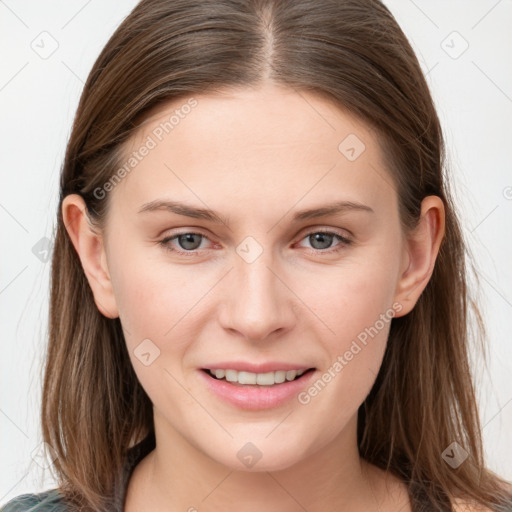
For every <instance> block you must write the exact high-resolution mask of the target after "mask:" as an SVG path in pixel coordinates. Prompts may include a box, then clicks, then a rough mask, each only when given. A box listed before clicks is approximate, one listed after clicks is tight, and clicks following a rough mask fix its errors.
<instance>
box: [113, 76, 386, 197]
mask: <svg viewBox="0 0 512 512" xmlns="http://www.w3.org/2000/svg"><path fill="white" fill-rule="evenodd" d="M144 146H146V147H148V148H150V149H149V150H145V151H144V153H145V155H144V156H143V157H142V158H140V156H139V157H138V159H137V162H135V165H134V166H133V170H131V171H130V172H129V175H128V176H127V178H126V179H124V180H123V182H122V183H121V184H120V186H119V187H118V188H122V189H123V195H124V196H126V195H128V196H129V197H130V199H132V200H133V201H137V200H138V203H141V202H142V201H144V200H150V199H154V198H156V197H161V196H162V195H163V194H164V195H165V194H167V193H168V194H170V195H173V194H174V197H175V196H176V195H179V196H180V197H183V195H185V196H187V197H190V198H194V195H195V196H196V197H195V199H196V201H197V199H198V198H205V199H206V198H208V199H210V200H214V201H216V200H217V199H219V200H220V199H221V197H219V195H221V196H222V195H224V196H225V198H226V197H238V199H239V200H245V201H246V203H245V204H246V205H247V207H249V205H253V206H257V205H261V201H262V200H263V199H264V200H265V202H266V203H268V204H269V205H270V204H272V203H273V202H276V203H278V202H279V201H280V200H281V202H282V201H286V202H288V203H290V202H297V201H298V200H299V199H300V198H301V197H304V200H306V196H307V198H308V199H310V200H311V201H313V200H314V198H315V196H317V197H318V198H323V199H332V200H336V199H340V198H342V197H341V196H343V195H347V196H348V195H350V196H351V197H350V199H356V200H360V201H372V202H374V203H375V202H377V203H378V202H386V201H387V202H389V201H390V200H393V194H394V190H393V187H392V185H391V179H390V178H389V177H388V176H387V175H386V174H387V173H386V170H385V168H384V160H383V158H382V152H381V148H380V145H379V140H378V138H377V134H376V133H375V132H374V131H373V130H372V129H371V128H370V127H368V126H366V125H365V124H364V123H362V122H361V121H359V120H358V119H357V118H355V117H354V116H352V115H350V114H349V113H348V112H347V111H346V110H345V109H342V108H340V107H339V106H337V105H336V104H335V103H334V102H333V101H331V100H329V99H328V98H326V97H322V96H319V95H317V94H313V93H310V92H303V91H296V90H293V89H285V88H282V87H277V86H265V87H261V88H257V89H254V88H244V89H225V90H220V91H216V92H215V93H211V94H201V95H195V96H193V95H191V96H187V97H182V98H179V99H176V100H173V101H170V102H168V103H167V104H165V105H163V106H159V107H158V108H155V109H153V110H152V111H151V112H150V113H149V114H148V115H147V117H146V119H145V120H144V122H143V123H142V124H141V125H140V126H139V128H138V131H137V132H136V134H135V135H134V136H133V137H132V138H131V139H130V140H129V141H128V143H127V144H126V145H125V147H124V153H125V157H126V158H125V162H127V161H128V159H129V158H130V155H133V154H134V153H141V150H142V148H143V147H144ZM386 188H387V189H389V190H385V189H386ZM117 193H118V191H116V194H117ZM355 196H357V197H355ZM290 206H291V204H290Z"/></svg>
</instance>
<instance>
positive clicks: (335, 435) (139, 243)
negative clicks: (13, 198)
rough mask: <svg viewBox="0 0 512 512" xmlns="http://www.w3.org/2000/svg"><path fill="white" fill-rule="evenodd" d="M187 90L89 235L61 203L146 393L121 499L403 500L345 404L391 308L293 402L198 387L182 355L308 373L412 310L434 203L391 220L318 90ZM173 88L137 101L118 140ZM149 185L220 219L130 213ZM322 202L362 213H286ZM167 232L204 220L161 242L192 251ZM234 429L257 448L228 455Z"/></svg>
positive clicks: (366, 164)
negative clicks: (144, 443)
mask: <svg viewBox="0 0 512 512" xmlns="http://www.w3.org/2000/svg"><path fill="white" fill-rule="evenodd" d="M195 98H196V100H197V102H198V103H197V106H196V107H195V108H193V109H192V110H191V112H190V113H189V114H188V115H187V116H184V118H183V119H180V122H179V124H177V125H176V126H175V127H174V129H173V130H172V132H170V133H169V134H167V135H166V136H165V137H164V138H163V139H162V141H160V142H158V144H157V146H156V147H155V148H154V149H152V150H151V151H150V152H149V154H148V155H147V156H145V157H144V158H143V159H142V161H141V162H139V163H138V164H137V166H136V167H135V168H134V169H133V170H132V171H131V172H130V173H129V174H128V175H127V176H126V177H125V178H124V179H123V180H122V181H121V182H120V183H119V184H118V185H117V186H116V187H115V188H114V189H113V190H112V191H110V192H109V194H110V195H109V197H108V200H109V201H110V210H109V214H108V217H107V224H106V231H105V232H100V231H99V230H97V229H94V228H93V227H92V226H91V225H90V224H89V222H88V221H87V217H86V215H85V204H84V202H83V200H82V199H81V198H80V197H79V196H77V195H70V196H67V197H66V198H65V199H64V201H63V205H62V211H63V215H64V220H65V223H66V227H67V230H68V233H69V236H70V238H71V240H72V242H73V244H74V246H75V248H76V250H77V253H78V254H79V257H80V260H81V262H82V265H83V268H84V271H85V273H86V275H87V278H88V280H89V283H90V286H91V288H92V291H93V293H94V298H95V302H96V304H97V307H98V309H99V310H100V311H101V312H102V314H104V315H105V316H107V317H109V318H116V317H118V316H119V317H120V319H121V323H122V325H123V329H124V333H125V337H126V343H127V347H128V350H129V353H130V358H131V361H132V364H133V367H134V369H135V372H136V374H137V377H138V379H139V380H140V382H141V384H142V386H143V387H144V389H145V390H146V392H147V393H148V395H149V397H150V398H151V401H152V403H153V405H154V421H155V432H156V443H157V444H156V449H155V450H154V451H153V452H151V453H150V454H149V455H148V456H146V457H145V458H144V459H143V460H142V461H141V462H140V463H139V464H138V465H137V467H136V468H135V471H134V473H133V475H132V477H131V479H130V482H129V486H128V491H127V497H126V507H125V510H126V511H127V512H135V511H139V512H140V511H153V512H155V511H156V512H158V511H164V510H167V511H168V510H183V511H185V510H194V509H193V508H191V507H195V508H197V509H198V510H201V511H218V510H223V511H227V512H230V511H234V510H240V504H243V507H242V508H243V510H244V511H258V512H259V511H261V510H278V509H279V510H281V511H283V512H292V511H293V512H295V511H299V510H304V509H306V510H308V511H309V512H313V511H315V512H316V511H320V510H322V511H334V510H344V511H345V512H356V511H367V510H380V511H383V512H386V511H390V512H391V511H393V512H396V511H397V510H401V511H402V512H407V511H409V510H411V509H410V505H409V500H408V497H407V492H406V489H405V486H404V485H403V484H402V483H401V482H400V481H399V480H398V479H396V478H395V477H392V476H391V475H386V474H385V473H384V472H383V471H382V470H380V469H378V468H376V467H375V466H373V465H370V464H368V463H366V462H365V461H364V460H362V459H361V458H360V457H359V455H358V449H357V435H356V428H357V411H358V408H359V406H360V405H361V403H362V402H363V401H364V399H365V398H366V396H367V394H368V393H369V391H370V389H371V387H372V385H373V383H374V381H375V377H376V375H377V373H378V370H379V367H380V365H381V363H382V357H383V354H384V350H385V347H386V342H387V337H388V333H389V322H387V323H385V326H384V327H383V328H381V329H380V330H379V332H378V334H377V335H375V336H374V337H373V338H372V339H371V341H370V342H369V343H368V344H367V345H365V346H364V348H363V349H362V350H361V351H360V352H359V353H358V354H357V355H356V356H354V357H353V359H352V360H350V361H349V362H348V364H346V366H344V367H343V370H342V371H341V372H339V373H338V374H337V376H336V377H335V378H334V379H332V380H331V382H329V384H328V385H327V386H325V388H324V389H323V390H322V391H321V392H320V393H319V394H318V395H317V396H315V397H314V398H312V399H311V401H310V402H309V403H308V404H301V403H300V402H299V401H298V400H296V399H292V400H290V401H288V402H287V403H285V404H284V405H282V406H279V407H275V408H270V409H267V410H263V411H250V410H242V409H240V408H237V407H235V406H233V405H231V404H227V403H225V402H223V401H221V400H220V399H219V398H217V397H216V396H215V395H213V394H212V393H211V392H210V391H209V390H208V389H207V388H206V386H205V385H204V383H203V381H202V379H200V378H199V377H200V375H199V370H198V369H199V368H204V367H207V366H208V363H210V364H212V363H216V362H219V361H221V360H245V361H250V362H264V361H268V360H277V361H287V362H291V363H301V364H304V366H305V367H315V368H316V371H317V373H318V377H320V376H321V374H323V373H324V372H326V371H327V369H328V368H329V367H331V366H332V364H333V363H334V362H335V361H336V359H337V357H338V355H340V354H344V353H345V352H346V351H347V350H348V349H349V348H350V346H351V343H352V342H353V340H355V339H357V336H358V334H360V333H361V332H362V331H364V329H365V328H367V327H369V326H373V325H375V323H376V321H377V320H378V319H379V315H381V314H385V313H386V311H389V310H392V311H393V304H395V305H399V306H398V307H399V308H400V311H399V312H396V313H395V316H396V317H398V316H402V315H405V314H407V313H409V312H410V311H411V310H412V308H413V307H414V305H415V304H416V302H417V300H418V298H419V296H420V294H421V292H422V291H423V290H424V288H425V286H426V285H427V283H428V281H429V279H430V277H431V274H432V270H433V267H434V263H435V259H436V257H437V254H438V250H439V246H440V243H441V240H442V237H443V235H444V208H443V202H442V201H441V199H440V198H438V197H436V196H429V197H427V198H425V199H424V200H423V202H422V208H421V221H420V222H419V225H418V227H417V228H416V229H415V230H414V231H413V232H411V233H404V232H403V231H402V229H401V226H400V222H399V216H398V198H397V193H396V190H395V188H394V186H393V181H392V179H391V176H390V174H389V173H388V172H387V170H386V168H385V163H384V160H383V157H382V153H381V149H380V146H379V142H378V138H377V135H376V133H374V132H373V131H371V130H370V129H369V128H368V127H367V126H365V125H364V124H362V123H361V122H359V121H358V120H357V119H356V118H354V117H352V116H351V115H349V114H348V113H347V112H345V111H343V110H342V109H340V108H339V107H337V106H336V105H334V104H333V103H331V102H330V101H329V100H327V99H324V98H321V97H319V96H316V95H314V94H309V93H304V92H301V93H300V94H299V93H297V92H295V91H293V90H290V89H283V88H281V87H278V86H276V85H272V84H265V85H264V86H261V87H259V88H256V89H252V88H244V89H236V90H234V89H231V90H229V89H227V90H225V91H223V92H222V93H220V92H217V93H215V94H208V95H200V96H195ZM185 102H186V99H180V100H179V101H174V102H172V103H169V104H167V105H165V106H163V107H159V109H158V110H155V111H153V112H151V116H150V117H149V118H148V119H147V120H146V122H145V123H144V124H143V125H142V126H141V127H140V129H139V131H138V132H137V134H136V135H135V136H133V137H132V139H130V141H129V143H128V144H127V145H126V147H125V151H126V155H127V156H128V155H129V154H130V152H131V151H134V150H136V149H137V148H140V146H141V144H142V143H143V142H144V141H145V140H147V137H148V135H151V133H152V130H154V129H155V127H157V126H158V125H159V123H160V122H162V121H163V120H165V119H169V116H170V115H171V114H172V113H173V112H174V110H176V109H177V108H180V106H182V105H183V104H184V103H185ZM349 134H355V135H356V136H357V137H358V138H359V139H360V140H361V141H363V143H364V145H365V150H364V151H363V152H362V153H361V154H360V155H359V156H358V157H357V158H356V159H355V160H353V161H350V160H349V159H347V158H346V156H345V155H344V154H342V153H341V152H340V151H339V150H338V146H339V144H340V142H342V141H343V140H344V139H345V137H347V135H349ZM155 199H173V200H179V201H183V202H186V203H187V204H189V205H192V206H196V207H199V208H210V209H213V210H215V211H217V212H219V213H220V214H222V215H223V216H224V217H226V218H227V219H229V227H228V226H226V225H225V224H222V223H218V224H216V223H214V222H211V221H207V220H203V219H196V218H189V217H185V216H182V215H178V214H175V213H171V212H168V211H159V212H145V213H138V210H139V209H140V208H141V206H142V205H143V204H144V203H146V202H149V201H153V200H155ZM105 200H106V199H105ZM335 200H338V201H339V200H347V201H354V202H355V201H357V202H360V203H363V204H364V205H367V206H369V207H371V208H372V210H373V213H370V212H365V211H356V210H352V211H346V212H344V213H342V214H337V215H330V216H325V217H321V218H315V219H309V220H302V221H300V222H298V223H292V216H293V214H294V213H295V211H297V210H302V209H306V208H313V207H318V206H321V205H323V204H325V203H328V202H331V201H335ZM319 230H328V231H330V232H334V233H336V234H340V235H342V236H346V237H349V238H350V239H351V240H352V241H353V243H352V244H349V245H346V246H342V247H341V249H340V251H338V252H333V249H336V248H339V247H340V245H339V244H340V243H341V242H340V241H339V239H337V238H336V237H332V238H331V239H328V240H327V242H325V243H324V245H323V246H322V245H320V244H319V243H318V242H316V243H315V239H314V237H309V236H308V235H310V234H312V233H317V232H318V231H319ZM178 232H179V233H186V232H199V233H200V234H203V235H205V237H206V238H201V237H196V239H195V240H194V239H193V240H192V243H189V245H188V246H187V244H186V243H182V245H180V240H179V239H174V240H173V241H170V242H168V246H171V247H173V248H175V249H178V250H179V249H181V250H183V251H186V250H187V248H189V247H191V246H192V245H193V243H194V242H195V245H194V249H193V252H194V251H195V253H196V256H193V257H187V256H182V255H179V254H178V253H175V252H170V251H168V250H166V249H165V248H164V247H163V246H162V245H159V241H161V240H163V239H164V238H165V237H168V236H171V235H175V234H177V233H178ZM248 236H251V237H253V238H254V239H255V240H256V241H257V243H258V244H259V245H260V247H261V249H262V251H263V252H262V253H261V255H260V256H259V257H258V258H257V259H256V260H255V261H253V262H251V263H248V262H247V261H245V260H244V259H243V258H242V257H240V256H239V254H237V252H236V248H237V246H238V245H239V244H240V243H241V242H242V241H243V240H244V239H245V238H246V237H248ZM331 240H332V241H331ZM182 242H183V240H182ZM185 242H186V241H185ZM329 244H330V245H329ZM324 247H327V248H324ZM189 250H190V249H189ZM329 251H330V253H329ZM396 309H397V307H395V311H396ZM144 339H150V340H151V342H152V343H153V344H154V345H155V346H157V347H158V349H159V350H160V355H159V357H157V358H156V359H155V360H154V361H153V362H152V363H151V364H150V365H149V366H145V365H144V364H141V362H140V361H139V359H138V358H137V357H136V356H135V354H134V350H135V349H136V347H137V346H138V345H139V344H140V343H141V341H142V340H144ZM315 380H316V379H315ZM249 441H250V442H251V443H253V444H254V445H255V446H256V447H257V448H258V450H259V451H260V452H261V454H262V457H261V459H260V460H259V461H258V462H257V463H256V464H255V465H254V466H253V467H252V468H247V467H245V466H244V465H243V464H242V463H241V461H240V460H239V459H238V457H237V453H238V451H239V450H240V449H241V448H242V447H243V446H244V445H245V444H246V443H247V442H249ZM201 500H203V501H201Z"/></svg>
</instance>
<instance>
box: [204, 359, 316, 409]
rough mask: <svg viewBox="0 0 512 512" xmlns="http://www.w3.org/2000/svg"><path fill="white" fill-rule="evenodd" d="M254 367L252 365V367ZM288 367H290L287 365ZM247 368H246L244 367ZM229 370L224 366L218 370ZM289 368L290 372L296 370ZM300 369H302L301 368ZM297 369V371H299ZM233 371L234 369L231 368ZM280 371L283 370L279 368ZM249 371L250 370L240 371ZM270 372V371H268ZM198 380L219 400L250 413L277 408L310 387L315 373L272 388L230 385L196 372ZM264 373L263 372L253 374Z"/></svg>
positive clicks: (305, 374) (205, 373)
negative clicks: (198, 376)
mask: <svg viewBox="0 0 512 512" xmlns="http://www.w3.org/2000/svg"><path fill="white" fill-rule="evenodd" d="M252 366H253V367H254V365H252ZM289 366H290V365H289ZM246 367H247V366H246ZM219 368H226V369H231V368H229V366H228V367H225V366H219V367H218V368H215V369H219ZM296 368H297V367H295V368H290V369H291V370H294V369H296ZM301 368H304V366H302V367H301ZM301 368H298V369H301ZM232 369H233V370H234V369H235V368H232ZM281 369H282V370H284V369H285V368H283V367H282V366H281ZM241 371H251V370H241ZM268 371H272V370H268ZM198 373H199V375H200V378H201V379H203V381H204V383H205V384H206V387H207V388H208V389H209V390H210V391H211V392H212V393H213V394H214V395H215V396H216V397H218V398H220V399H221V400H223V401H225V402H227V403H229V404H231V405H234V406H235V407H237V408H239V409H244V410H250V411H261V410H265V409H272V408H275V407H279V406H280V405H283V404H284V403H286V402H288V401H289V400H291V399H292V398H293V397H296V396H297V395H298V394H299V393H300V392H301V391H302V390H303V389H304V388H306V387H308V386H309V385H310V382H311V381H312V379H313V378H314V377H315V376H316V373H317V371H316V370H314V369H313V370H312V371H308V372H306V373H304V374H303V375H302V376H301V377H299V378H298V379H296V380H292V381H286V382H283V383H282V384H275V385H273V386H256V385H243V386H242V385H237V384H232V383H231V382H228V381H226V380H224V379H222V380H217V379H215V378H214V377H212V376H211V375H210V374H209V373H208V371H205V370H202V369H200V370H198ZM255 373H264V372H255Z"/></svg>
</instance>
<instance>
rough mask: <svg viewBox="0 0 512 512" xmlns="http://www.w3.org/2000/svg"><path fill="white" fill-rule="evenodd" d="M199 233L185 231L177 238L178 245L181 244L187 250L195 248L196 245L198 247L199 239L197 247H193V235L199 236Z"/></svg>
mask: <svg viewBox="0 0 512 512" xmlns="http://www.w3.org/2000/svg"><path fill="white" fill-rule="evenodd" d="M200 236H201V235H197V234H195V233H186V234H184V235H180V236H179V238H178V240H179V242H180V245H181V246H182V248H183V249H188V250H193V249H197V247H199V245H200V243H201V241H199V244H197V242H196V244H197V247H194V245H195V244H194V237H200ZM189 244H192V247H190V246H189Z"/></svg>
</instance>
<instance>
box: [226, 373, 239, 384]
mask: <svg viewBox="0 0 512 512" xmlns="http://www.w3.org/2000/svg"><path fill="white" fill-rule="evenodd" d="M226 380H227V381H229V382H237V381H238V372H237V371H236V370H226Z"/></svg>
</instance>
